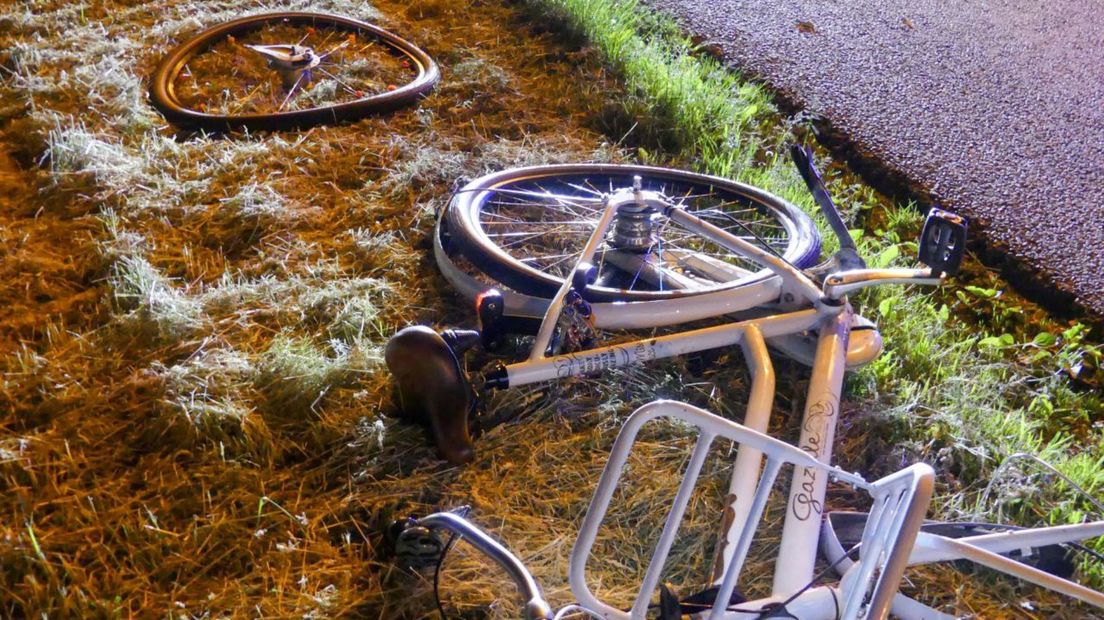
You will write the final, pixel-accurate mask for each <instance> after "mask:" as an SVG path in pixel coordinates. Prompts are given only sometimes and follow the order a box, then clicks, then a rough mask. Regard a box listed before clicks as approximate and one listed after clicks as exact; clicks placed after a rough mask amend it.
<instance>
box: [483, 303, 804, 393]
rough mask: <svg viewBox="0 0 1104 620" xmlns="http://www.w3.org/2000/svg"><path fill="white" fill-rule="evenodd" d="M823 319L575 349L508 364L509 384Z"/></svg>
mask: <svg viewBox="0 0 1104 620" xmlns="http://www.w3.org/2000/svg"><path fill="white" fill-rule="evenodd" d="M822 320H823V316H822V312H821V311H818V310H811V309H810V310H800V311H798V312H790V313H786V314H778V315H774V316H769V317H765V318H761V319H751V320H747V321H741V322H739V323H729V324H727V325H718V326H716V327H704V328H701V329H695V330H691V331H687V332H680V333H677V334H670V335H667V336H657V337H654V338H646V339H642V340H635V341H632V342H626V343H623V344H615V345H610V346H605V347H599V348H597V349H589V350H586V351H578V352H576V353H564V354H561V355H555V356H552V357H542V358H540V359H538V360H535V361H533V360H526V361H524V362H519V363H516V364H510V365H508V366H506V368H505V370H506V377H507V382H506V385H508V386H510V387H513V386H518V385H525V384H528V383H536V382H539V381H550V380H552V379H557V378H564V377H572V376H576V375H583V374H589V373H596V372H603V371H607V370H612V369H614V368H622V367H625V366H633V365H638V364H643V363H645V362H650V361H652V360H656V359H662V358H666V357H673V356H676V355H685V354H687V353H694V352H697V351H705V350H707V349H715V348H719V347H725V346H731V345H734V344H738V343H740V342H741V341H742V340H743V339H744V332H745V330H747V329H749V328H754V329H756V330H757V331H759V332H760V333H761V335H762V337H765V338H770V337H773V336H780V335H784V334H794V333H798V332H802V331H805V330H808V329H813V328H815V327H816V326H817V324H818V323H820V322H821V321H822Z"/></svg>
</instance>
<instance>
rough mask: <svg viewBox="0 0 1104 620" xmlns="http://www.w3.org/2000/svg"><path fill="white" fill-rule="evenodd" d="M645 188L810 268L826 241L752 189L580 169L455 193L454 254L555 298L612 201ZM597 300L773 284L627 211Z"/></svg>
mask: <svg viewBox="0 0 1104 620" xmlns="http://www.w3.org/2000/svg"><path fill="white" fill-rule="evenodd" d="M635 177H640V190H641V191H643V192H650V193H651V194H650V196H651V197H652V199H653V200H655V199H657V198H658V199H659V200H661V201H662V202H664V203H666V204H671V205H677V206H679V207H681V208H683V209H685V210H686V211H687V212H689V213H692V214H694V215H696V216H697V217H699V218H701V219H703V220H705V221H706V222H709V223H711V224H714V225H716V226H718V227H720V228H722V229H724V230H725V231H727V232H730V233H732V234H734V235H736V236H738V237H741V238H742V239H744V240H745V241H748V242H750V243H753V244H755V245H757V246H759V247H760V248H764V249H766V250H767V251H769V252H772V253H774V254H776V255H777V256H780V257H782V258H784V259H785V260H787V261H789V262H790V263H792V264H793V265H795V266H797V267H799V268H804V267H810V266H812V265H813V264H815V263H816V261H817V258H818V257H819V255H820V237H819V235H818V234H817V232H816V228H815V227H814V226H813V222H812V220H810V219H809V217H808V216H807V215H805V214H804V213H803V212H801V211H800V210H799V209H797V208H796V207H794V206H793V205H791V204H789V203H788V202H786V201H784V200H782V199H781V198H779V197H777V196H774V195H773V194H770V193H768V192H765V191H763V190H760V189H757V188H755V187H752V186H750V185H745V184H743V183H737V182H735V181H729V180H726V179H721V178H718V177H711V176H707V175H702V174H696V173H692V172H684V171H681V170H670V169H665V168H654V167H648V166H618V165H608V164H576V165H557V166H537V167H533V168H520V169H515V170H506V171H504V172H498V173H495V174H491V175H488V176H485V177H482V178H479V179H476V180H475V181H472V182H471V183H469V184H468V185H467V186H465V187H464V188H463V189H461V190H460V191H458V192H457V193H456V195H455V196H454V197H453V199H452V201H451V202H450V203H449V206H448V209H447V210H446V212H445V214H444V215H443V216H442V217H444V218H445V219H444V220H443V221H442V223H443V224H444V225H445V226H444V233H445V234H446V235H447V237H448V242H449V243H450V244H451V245H452V248H453V250H454V251H456V252H458V253H460V254H461V255H463V257H464V258H466V259H467V260H468V261H469V262H470V263H471V264H472V265H473V266H474V267H475V268H476V269H478V270H480V271H482V272H483V273H484V274H486V275H487V276H490V277H491V278H493V279H494V280H496V281H498V282H500V283H502V284H503V285H505V286H508V287H510V288H512V289H514V290H516V291H518V292H521V293H525V294H527V295H534V296H538V297H551V296H552V295H554V294H555V292H556V291H557V289H559V287H560V284H561V283H562V282H563V278H565V277H569V275H570V271H571V270H572V268H573V267H574V266H575V260H576V257H577V256H578V253H579V252H580V251H581V250H582V249H583V246H584V245H585V244H586V242H587V239H588V238H589V237H590V235H591V233H592V232H593V231H594V228H595V226H596V225H597V223H598V219H599V216H600V215H601V213H602V211H603V209H604V207H605V205H606V201H607V199H608V198H609V197H610V196H612V195H614V194H617V193H619V192H620V193H621V194H622V195H623V194H624V192H625V191H632V189H633V186H634V182H635V181H634V178H635ZM594 263H595V267H596V269H597V279H596V281H595V283H594V284H593V285H591V286H589V287H587V293H588V296H589V297H590V298H591V299H593V300H596V301H648V300H660V299H670V298H677V297H685V296H690V295H699V294H703V293H710V292H715V291H719V290H730V289H735V288H739V287H742V286H747V285H749V284H753V283H758V282H761V281H763V280H764V279H767V278H770V277H773V276H774V274H773V272H771V271H769V270H767V269H763V268H762V266H761V265H759V264H757V263H755V262H754V261H751V260H749V259H747V258H745V257H743V256H741V255H739V254H737V253H735V252H732V251H729V250H727V249H725V248H724V247H721V246H719V245H717V244H716V243H713V242H711V241H708V240H706V239H703V238H702V237H700V236H698V235H696V234H695V233H693V232H691V231H690V230H687V229H685V228H683V227H682V226H680V225H678V224H676V223H675V222H673V221H671V220H669V219H667V218H665V217H663V216H662V215H661V214H660V213H659V212H658V211H657V210H651V211H649V210H648V209H642V210H639V211H633V212H629V210H624V211H619V214H618V215H617V216H616V218H615V220H614V223H613V226H611V229H610V233H609V234H608V235H607V237H606V239H605V240H604V242H603V244H602V245H601V246H600V247H599V249H598V253H597V254H596V255H595V258H594Z"/></svg>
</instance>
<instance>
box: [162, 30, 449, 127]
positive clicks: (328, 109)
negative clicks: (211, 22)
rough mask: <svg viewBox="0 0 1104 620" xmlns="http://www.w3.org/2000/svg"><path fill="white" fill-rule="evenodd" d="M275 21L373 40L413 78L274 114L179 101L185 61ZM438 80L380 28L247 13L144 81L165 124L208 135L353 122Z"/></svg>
mask: <svg viewBox="0 0 1104 620" xmlns="http://www.w3.org/2000/svg"><path fill="white" fill-rule="evenodd" d="M277 22H281V23H286V24H289V25H303V26H305V27H314V26H325V27H333V28H336V29H339V30H347V31H350V32H353V33H359V34H364V35H366V36H368V37H370V38H371V39H373V40H375V41H380V42H382V43H383V44H384V45H386V46H387V47H388V48H390V49H391V50H393V51H395V52H397V53H398V54H400V55H401V56H403V57H404V58H405V59H408V60H409V61H410V64H411V66H412V69H413V70H414V72H415V76H414V78H413V79H412V80H411V81H410V82H409V83H406V84H403V85H401V86H398V87H396V88H395V89H394V90H389V91H385V92H381V93H377V94H371V95H368V96H365V97H362V98H359V99H356V100H353V101H346V102H342V103H336V104H333V105H324V106H319V107H312V108H306V109H300V110H289V111H283V112H275V113H259V114H211V113H207V112H203V111H199V110H193V109H190V108H188V107H186V106H185V105H183V104H182V103H181V102H180V100H179V98H178V97H177V93H176V89H175V87H174V82H175V80H176V78H177V77H178V76H179V75H180V72H181V70H182V69H183V68H184V67H185V66H186V65H187V63H188V62H189V61H190V60H192V59H193V58H195V57H196V56H197V55H199V54H200V53H202V52H203V51H205V50H206V49H208V48H210V47H211V46H212V45H214V44H216V43H218V42H219V41H222V40H224V39H226V38H227V37H233V36H234V35H240V34H242V33H245V32H248V31H250V30H255V29H258V28H261V27H264V26H266V25H269V24H273V23H277ZM439 79H440V70H439V69H438V67H437V63H436V62H435V61H434V60H433V58H431V57H430V56H429V54H427V53H426V52H424V51H422V50H421V49H420V48H418V47H417V46H416V45H414V44H413V43H410V42H409V41H406V40H405V39H403V38H401V37H399V36H397V35H395V34H392V33H391V32H388V31H387V30H384V29H383V28H380V27H378V26H374V25H372V24H369V23H366V22H362V21H360V20H356V19H352V18H348V17H342V16H338V15H329V14H324V13H310V12H278V13H264V14H259V15H251V16H248V17H242V18H240V19H235V20H232V21H229V22H225V23H222V24H219V25H217V26H213V27H211V28H208V29H206V30H203V31H202V32H199V33H198V34H196V35H194V36H193V37H191V38H190V39H187V40H186V41H184V42H183V43H181V44H180V45H178V46H177V47H176V48H174V49H173V50H172V51H170V52H169V53H168V54H167V55H166V56H165V57H164V58H163V59H162V60H161V62H160V63H159V64H158V66H157V68H156V69H155V70H154V72H153V74H152V77H151V80H150V88H149V99H150V103H151V104H152V105H153V106H154V107H155V108H157V110H158V111H160V112H161V114H163V115H164V116H165V118H166V119H167V120H168V121H169V122H171V123H173V124H174V125H176V126H178V127H181V128H184V129H193V130H198V129H202V130H207V131H212V132H222V131H233V130H241V129H245V130H250V131H274V130H284V129H295V128H305V127H310V126H315V125H321V124H330V123H340V122H345V121H353V120H357V119H360V118H363V117H365V116H368V115H370V114H375V113H379V112H386V111H389V110H393V109H395V108H398V107H401V106H404V105H407V104H409V103H411V102H413V101H415V100H417V99H419V98H421V97H423V96H425V95H426V94H428V93H429V91H430V90H432V89H433V87H434V86H435V85H436V83H437V81H438V80H439ZM358 94H359V92H358Z"/></svg>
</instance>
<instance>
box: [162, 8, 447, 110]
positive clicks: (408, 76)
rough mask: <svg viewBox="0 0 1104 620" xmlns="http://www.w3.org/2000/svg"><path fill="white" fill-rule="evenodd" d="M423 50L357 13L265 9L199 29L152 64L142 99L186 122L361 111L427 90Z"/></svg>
mask: <svg viewBox="0 0 1104 620" xmlns="http://www.w3.org/2000/svg"><path fill="white" fill-rule="evenodd" d="M439 77H440V72H439V71H438V69H437V64H436V63H435V62H434V61H433V59H432V58H430V57H429V55H428V54H426V53H425V52H423V51H422V50H420V49H418V47H416V46H415V45H414V44H412V43H409V42H407V41H405V40H403V39H401V38H399V37H398V36H395V35H394V34H391V33H390V32H388V31H386V30H383V29H382V28H379V27H377V26H373V25H371V24H367V23H365V22H362V21H358V20H355V19H350V18H347V17H339V16H336V15H324V14H319V13H286V12H285V13H266V14H263V15H252V16H249V17H243V18H241V19H236V20H233V21H230V22H226V23H224V24H220V25H218V26H215V27H213V28H209V29H207V30H204V31H203V32H200V33H199V34H197V35H195V36H194V37H192V38H191V39H188V40H187V41H185V42H184V43H182V44H181V45H179V46H178V47H176V48H175V49H173V50H172V51H171V52H169V54H168V55H167V56H165V58H164V59H162V61H161V63H160V64H159V65H158V66H157V69H156V70H155V71H154V73H153V76H152V79H151V82H150V91H149V96H150V102H151V103H152V104H153V106H154V107H156V108H157V109H158V110H159V111H161V113H162V114H164V115H165V118H167V119H168V120H169V121H170V122H172V123H174V124H176V125H178V126H180V127H184V128H189V129H205V130H208V131H228V130H233V129H249V130H277V129H289V128H293V127H306V126H311V125H319V124H323V123H336V122H341V121H349V120H355V119H359V118H362V117H364V116H366V115H368V114H371V113H374V112H382V111H386V110H390V109H393V108H395V107H398V106H401V105H405V104H407V103H410V102H411V101H414V100H415V99H417V98H418V97H420V96H422V95H425V94H426V93H428V92H429V91H430V90H431V89H432V88H433V86H434V84H436V83H437V80H438V78H439Z"/></svg>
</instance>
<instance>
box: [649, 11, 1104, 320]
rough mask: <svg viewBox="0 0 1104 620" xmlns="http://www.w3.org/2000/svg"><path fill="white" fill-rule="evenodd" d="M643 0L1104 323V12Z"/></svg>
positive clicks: (1022, 271)
mask: <svg viewBox="0 0 1104 620" xmlns="http://www.w3.org/2000/svg"><path fill="white" fill-rule="evenodd" d="M649 1H650V3H651V4H652V5H653V6H656V7H658V8H661V9H663V10H665V11H667V12H669V13H670V14H672V15H674V16H675V17H677V18H678V19H680V21H682V22H683V23H684V24H686V25H687V26H688V27H689V29H690V30H691V31H693V32H695V33H696V34H698V35H700V36H702V37H704V38H706V39H709V40H710V41H711V42H715V43H716V44H717V45H718V47H719V48H720V51H721V53H722V55H723V56H724V57H725V58H726V59H727V60H729V61H731V62H732V63H733V64H734V65H735V66H737V67H739V68H740V69H743V70H745V71H747V72H749V73H750V74H753V75H755V76H758V77H760V78H762V79H764V80H765V81H766V82H767V83H769V84H770V85H771V86H772V87H774V88H775V89H777V90H780V91H782V93H783V94H784V95H785V96H786V97H787V98H789V99H790V100H792V101H794V102H796V103H797V104H799V105H802V106H804V107H806V108H807V109H808V110H810V111H811V112H814V113H816V114H818V115H820V116H823V117H824V118H825V119H826V120H828V121H829V122H830V123H831V125H832V126H833V128H834V129H835V130H837V131H839V132H841V133H842V134H843V135H845V136H846V137H847V139H848V140H849V141H850V142H851V143H852V144H853V145H854V147H855V148H856V149H857V150H858V151H859V152H860V153H862V155H863V157H864V158H866V157H869V158H872V159H873V160H876V161H877V162H878V163H879V165H881V166H883V167H885V168H886V169H888V171H890V172H892V173H895V174H898V175H902V176H903V177H904V178H905V179H907V180H908V181H909V183H910V184H911V185H912V186H913V187H914V188H917V189H919V190H920V191H922V192H924V193H927V194H929V196H930V197H932V198H934V199H936V200H938V201H940V202H941V203H943V204H944V205H945V206H947V207H949V208H951V209H952V210H954V211H957V212H959V213H963V214H965V215H967V216H969V217H970V218H972V220H973V224H972V228H973V230H975V231H977V230H980V231H981V232H982V233H983V234H984V236H985V238H986V240H987V241H988V243H989V245H990V246H991V247H993V248H995V249H997V250H999V251H1001V252H1003V253H1007V255H1009V256H1010V257H1012V258H1014V259H1018V260H1015V261H1013V263H1014V264H1018V265H1019V266H1020V268H1019V269H1015V270H1013V272H1012V273H1014V274H1017V273H1018V274H1019V275H1016V276H1013V279H1014V280H1020V279H1023V280H1025V281H1023V282H1014V284H1023V285H1025V286H1026V285H1032V284H1034V285H1035V286H1037V285H1038V284H1039V283H1040V282H1042V283H1043V284H1044V285H1049V286H1048V288H1047V289H1044V290H1050V291H1053V290H1054V288H1057V289H1061V290H1063V291H1067V292H1069V293H1072V298H1074V299H1076V301H1077V302H1078V303H1079V304H1080V305H1081V306H1083V307H1084V308H1086V309H1088V310H1089V311H1090V312H1092V313H1094V314H1096V315H1104V198H1102V197H1101V196H1102V195H1104V3H1101V2H1100V1H1099V0H1052V1H1049V2H1043V1H1042V0H1037V1H1036V2H1029V1H1027V0H1007V1H989V0H958V1H956V2H944V1H942V0H909V1H905V0H836V1H834V2H830V3H829V2H818V1H812V0H649ZM1036 278H1037V280H1036V281H1035V282H1034V283H1032V282H1028V281H1026V280H1029V279H1036ZM1054 297H1055V298H1056V299H1059V300H1065V299H1069V298H1070V296H1062V295H1057V296H1054ZM1058 303H1059V304H1061V303H1064V301H1059V302H1058Z"/></svg>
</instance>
